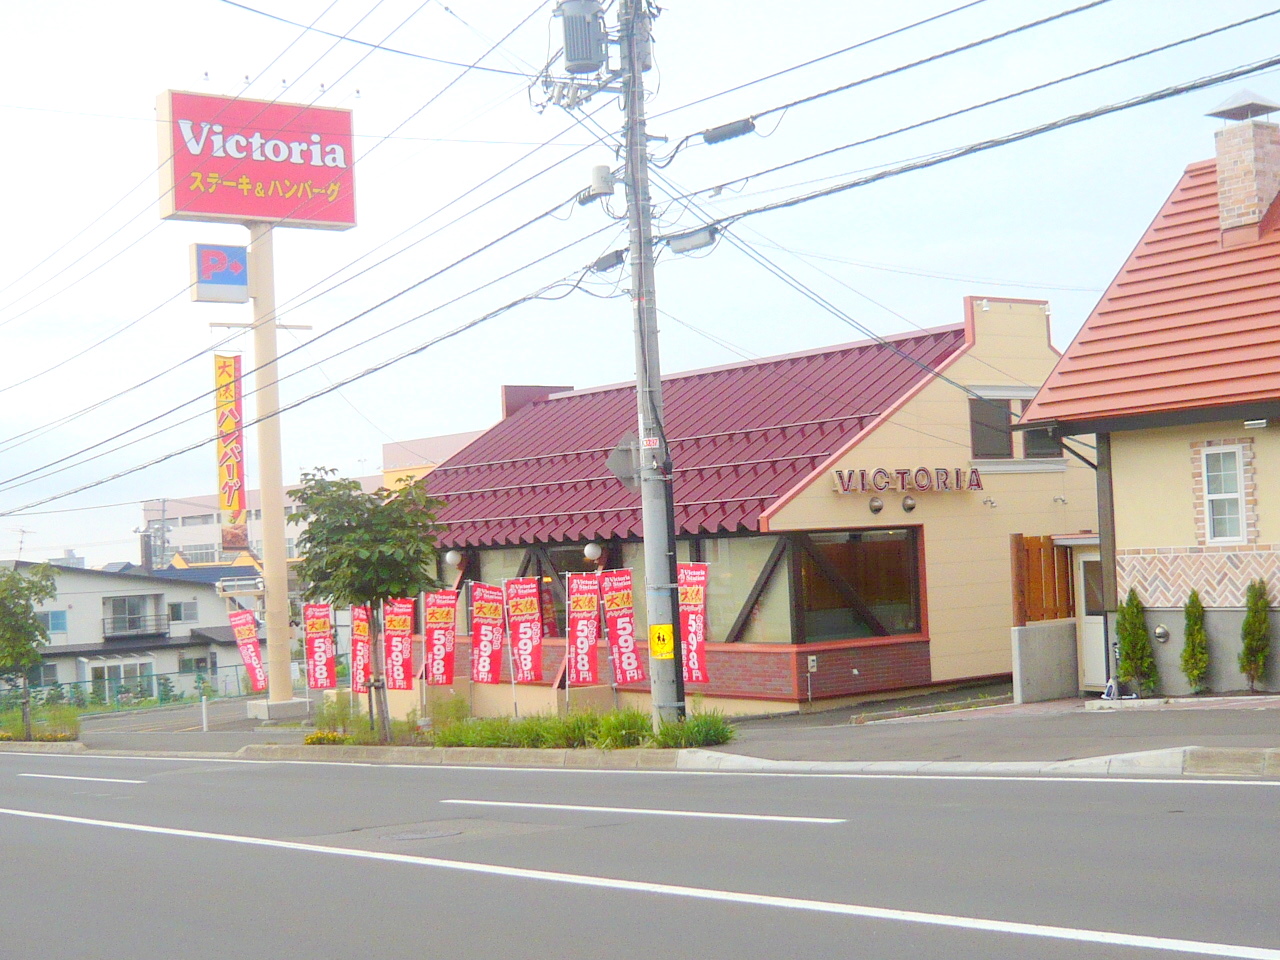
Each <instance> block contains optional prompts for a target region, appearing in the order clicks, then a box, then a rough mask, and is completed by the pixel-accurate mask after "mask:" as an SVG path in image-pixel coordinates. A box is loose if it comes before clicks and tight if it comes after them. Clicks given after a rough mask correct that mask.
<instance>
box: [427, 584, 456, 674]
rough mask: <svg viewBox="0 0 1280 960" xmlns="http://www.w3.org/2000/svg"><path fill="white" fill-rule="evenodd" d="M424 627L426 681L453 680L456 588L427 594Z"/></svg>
mask: <svg viewBox="0 0 1280 960" xmlns="http://www.w3.org/2000/svg"><path fill="white" fill-rule="evenodd" d="M425 609H426V620H427V626H426V630H425V637H424V639H425V640H426V647H427V683H429V684H432V683H434V684H444V685H448V684H451V683H453V648H454V641H455V633H456V623H457V619H458V591H457V590H441V591H439V592H437V593H428V594H427V603H426V607H425Z"/></svg>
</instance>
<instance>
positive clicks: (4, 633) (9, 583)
mask: <svg viewBox="0 0 1280 960" xmlns="http://www.w3.org/2000/svg"><path fill="white" fill-rule="evenodd" d="M57 595H58V587H57V583H56V582H55V580H54V576H53V570H52V569H51V568H50V567H49V565H48V564H43V563H42V564H40V565H39V566H36V567H30V568H28V570H27V571H26V572H25V573H23V572H22V571H20V570H18V568H17V567H16V566H14V567H9V568H0V674H9V675H13V674H17V675H18V676H20V677H21V683H22V727H23V731H24V734H23V735H24V736H25V737H26V738H27V739H28V740H30V739H31V732H32V731H31V690H30V688H29V687H28V684H27V671H28V670H30V669H31V668H32V667H35V666H39V664H40V647H41V646H43V645H44V644H46V643H48V642H49V632H48V631H47V630H46V629H45V627H44V624H43V623H41V622H40V619H39V617H37V616H36V604H39V603H44V602H45V601H46V600H52V599H53V598H54V597H56V596H57Z"/></svg>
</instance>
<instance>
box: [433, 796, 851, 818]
mask: <svg viewBox="0 0 1280 960" xmlns="http://www.w3.org/2000/svg"><path fill="white" fill-rule="evenodd" d="M440 802H441V803H462V804H469V805H471V806H476V807H527V808H529V809H533V810H575V811H586V812H588V813H635V814H640V815H642V816H648V817H705V818H707V819H709V820H775V821H778V822H780V823H848V822H849V821H848V820H838V819H835V818H832V817H784V816H779V815H775V814H759V813H712V812H708V811H702V810H654V809H650V808H647V807H587V806H579V805H577V804H573V803H517V802H515V801H507V800H441V801H440Z"/></svg>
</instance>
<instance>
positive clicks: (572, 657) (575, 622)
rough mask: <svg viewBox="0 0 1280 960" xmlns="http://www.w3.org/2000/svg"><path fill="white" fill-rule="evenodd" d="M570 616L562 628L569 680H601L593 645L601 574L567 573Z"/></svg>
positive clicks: (597, 638) (597, 625)
mask: <svg viewBox="0 0 1280 960" xmlns="http://www.w3.org/2000/svg"><path fill="white" fill-rule="evenodd" d="M568 595H569V616H568V629H567V630H566V631H565V632H566V634H567V636H568V640H567V641H566V642H567V643H568V645H569V684H570V686H575V687H577V686H587V685H590V684H595V683H599V682H600V678H599V676H598V671H597V670H596V648H597V646H598V645H599V643H600V576H599V574H595V573H571V574H569V586H568Z"/></svg>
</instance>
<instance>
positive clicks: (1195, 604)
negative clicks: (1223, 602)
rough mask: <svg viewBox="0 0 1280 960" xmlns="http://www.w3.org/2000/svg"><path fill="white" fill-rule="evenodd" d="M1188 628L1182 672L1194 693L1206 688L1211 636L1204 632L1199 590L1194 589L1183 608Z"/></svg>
mask: <svg viewBox="0 0 1280 960" xmlns="http://www.w3.org/2000/svg"><path fill="white" fill-rule="evenodd" d="M1182 612H1183V617H1184V623H1185V627H1186V629H1185V630H1184V631H1183V636H1184V637H1185V639H1184V640H1183V643H1182V674H1183V676H1185V677H1186V678H1187V683H1189V684H1190V685H1191V692H1192V693H1202V692H1204V690H1205V689H1206V684H1205V676H1206V675H1207V674H1208V673H1209V637H1208V635H1207V634H1206V633H1205V632H1204V604H1203V603H1201V602H1200V593H1199V591H1196V590H1192V591H1191V595H1190V596H1188V597H1187V603H1186V606H1184V607H1183V608H1182Z"/></svg>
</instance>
